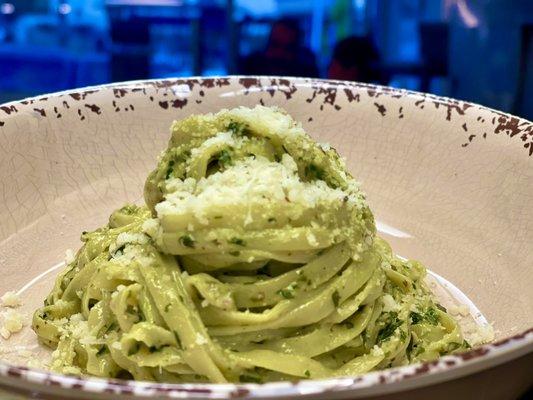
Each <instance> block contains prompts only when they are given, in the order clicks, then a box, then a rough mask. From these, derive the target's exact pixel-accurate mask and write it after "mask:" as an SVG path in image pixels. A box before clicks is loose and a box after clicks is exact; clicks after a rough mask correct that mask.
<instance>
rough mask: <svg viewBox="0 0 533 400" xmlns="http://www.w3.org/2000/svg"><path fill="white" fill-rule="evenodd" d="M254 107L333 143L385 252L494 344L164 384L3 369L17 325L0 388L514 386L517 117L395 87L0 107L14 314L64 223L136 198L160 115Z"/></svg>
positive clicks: (41, 101)
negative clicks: (464, 298) (483, 323)
mask: <svg viewBox="0 0 533 400" xmlns="http://www.w3.org/2000/svg"><path fill="white" fill-rule="evenodd" d="M257 103H262V104H266V105H278V106H281V107H283V108H285V109H286V110H287V111H288V112H289V113H290V114H292V115H293V116H294V118H295V119H297V120H300V121H302V122H303V125H304V127H305V128H306V129H307V131H308V132H309V134H310V135H311V136H313V137H315V138H316V139H318V140H320V141H323V142H324V141H325V142H329V143H330V144H331V145H332V146H334V147H336V148H337V149H338V151H339V152H340V153H341V155H343V156H345V157H346V158H347V164H348V167H349V169H350V170H351V171H352V173H353V174H354V175H355V176H356V177H357V178H358V179H359V180H360V181H361V182H362V185H363V188H364V189H365V191H366V192H367V193H368V198H369V202H370V206H371V208H372V210H373V211H374V214H375V215H376V218H377V220H378V221H379V222H380V227H381V228H382V234H383V235H384V236H385V237H386V239H387V240H389V241H390V242H391V244H392V246H393V248H394V249H395V251H396V252H397V253H398V254H400V255H404V256H408V257H410V258H417V259H419V260H421V261H423V262H424V263H425V264H426V265H428V266H429V267H430V268H431V269H432V270H433V271H435V272H437V273H438V274H440V275H442V276H444V277H445V278H446V279H448V280H450V281H451V282H453V283H455V284H456V285H457V286H458V287H459V288H460V289H461V290H462V291H463V292H464V293H466V294H467V295H468V296H469V297H470V299H472V300H473V302H474V303H475V304H476V305H477V306H479V308H480V309H481V311H482V312H483V313H484V315H485V316H486V317H487V318H488V320H489V321H491V322H492V323H493V325H494V329H495V332H496V341H495V342H494V343H492V344H489V345H484V346H481V347H478V348H475V349H473V350H471V351H469V352H467V353H464V354H461V355H454V356H447V357H444V358H442V359H441V360H439V361H435V362H431V363H426V364H420V365H413V366H407V367H401V368H395V369H390V370H386V371H380V372H375V373H370V374H366V375H362V376H357V377H351V378H343V379H332V380H324V381H300V382H294V383H271V384H264V385H233V384H230V385H209V384H190V385H170V384H156V383H147V382H128V381H118V380H103V379H95V378H87V379H85V378H76V377H66V376H61V375H57V374H52V373H49V372H46V371H44V370H38V369H32V368H27V367H20V366H15V364H20V363H22V361H21V357H22V356H21V352H20V349H26V350H29V353H28V352H27V351H24V352H23V353H24V354H23V356H25V357H26V358H27V359H28V358H29V359H31V358H40V357H44V353H41V350H40V349H39V348H36V347H35V343H36V340H35V336H34V335H33V333H32V332H31V330H29V329H25V331H23V332H22V333H19V334H16V335H14V336H13V337H12V338H11V339H9V341H2V342H1V347H0V357H1V359H2V361H1V362H0V388H1V389H2V390H4V391H5V393H11V394H10V395H9V396H15V394H14V393H19V394H20V396H22V397H24V396H25V397H31V396H33V395H35V396H37V395H38V396H40V397H42V398H50V399H59V398H69V399H70V398H73V399H78V398H86V399H100V398H105V399H111V398H132V397H135V398H136V397H137V396H139V397H141V396H149V397H152V398H154V397H160V398H166V397H182V398H183V397H188V398H254V399H259V398H295V397H298V396H300V395H306V396H309V397H312V398H322V399H333V398H360V397H367V396H379V397H380V398H410V399H416V398H421V399H422V398H432V399H440V398H450V397H455V398H470V396H472V398H473V397H477V396H482V397H483V398H486V399H489V398H491V399H492V398H494V399H504V398H509V399H512V398H515V397H516V396H517V395H518V394H519V393H520V392H521V391H523V390H525V388H526V387H527V386H528V385H530V384H531V383H532V376H533V374H532V373H531V371H532V365H533V352H532V351H533V330H532V329H531V328H532V327H533V289H532V288H533V273H532V272H533V252H532V251H531V249H532V233H533V207H532V202H533V157H532V154H533V124H532V123H531V122H529V121H526V120H523V119H520V118H517V117H514V116H511V115H508V114H505V113H501V112H498V111H495V110H491V109H487V108H485V107H481V106H478V105H475V104H470V103H465V102H461V101H457V100H451V99H446V98H440V97H435V96H431V95H425V94H420V93H413V92H407V91H404V90H397V89H391V88H387V87H378V86H370V85H362V84H357V83H347V82H335V81H322V80H309V79H299V78H270V77H261V78H254V77H224V78H191V79H176V80H164V81H143V82H130V83H122V84H115V85H107V86H99V87H94V88H87V89H80V90H74V91H69V92H62V93H57V94H51V95H47V96H43V97H37V98H32V99H27V100H23V101H20V102H13V103H9V104H5V105H2V106H0V167H1V168H0V270H1V272H2V275H3V279H2V281H1V282H0V294H1V293H3V292H5V291H7V290H21V289H23V291H22V297H23V299H24V306H23V307H22V311H23V312H24V313H25V314H26V315H27V316H29V315H30V314H31V312H32V311H33V309H35V308H36V307H37V306H38V305H40V304H41V301H42V299H43V298H44V296H45V294H46V293H47V292H48V290H49V289H50V286H51V283H52V281H53V279H54V277H55V274H56V273H57V268H56V270H52V271H50V268H51V267H52V266H54V265H58V263H60V262H61V260H62V259H63V257H64V252H65V250H66V249H67V248H73V249H76V248H78V247H79V245H80V242H79V235H80V232H81V231H83V230H90V229H94V228H96V227H98V226H101V225H103V224H104V223H105V222H106V221H107V217H108V215H109V214H110V212H111V211H112V210H113V209H115V208H117V207H118V206H120V205H122V204H123V203H125V202H132V201H137V200H139V199H140V198H141V196H142V187H143V182H144V179H145V177H146V175H147V172H148V171H149V170H150V169H152V168H153V166H154V165H155V160H156V156H157V154H158V153H159V152H160V151H161V150H162V149H163V148H165V147H166V142H167V140H168V137H169V134H168V129H169V126H170V123H171V122H172V120H174V119H178V118H181V117H184V116H186V115H189V114H192V113H204V112H209V111H217V110H219V109H221V108H230V107H235V106H238V105H248V106H251V105H255V104H257ZM46 271H48V272H46ZM28 284H30V285H28ZM0 340H1V339H0ZM17 346H26V347H17ZM26 361H27V360H26ZM6 396H7V394H6Z"/></svg>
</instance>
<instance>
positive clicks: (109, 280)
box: [33, 106, 468, 382]
mask: <svg viewBox="0 0 533 400" xmlns="http://www.w3.org/2000/svg"><path fill="white" fill-rule="evenodd" d="M145 202H146V206H142V207H139V206H134V205H128V206H125V207H123V208H121V209H120V210H117V211H115V212H114V213H113V214H112V215H111V217H110V221H109V224H108V225H107V226H105V227H103V228H100V229H98V230H96V231H94V232H90V233H84V234H83V235H82V240H83V241H84V242H85V244H84V246H83V247H82V248H81V249H80V250H79V251H78V253H77V255H76V258H75V260H74V261H73V262H71V263H70V264H69V265H68V266H67V268H66V270H65V271H64V272H63V273H62V274H61V275H60V276H59V277H58V278H57V281H56V284H55V287H54V289H53V290H52V292H51V293H50V295H49V296H48V298H47V299H46V300H45V305H44V307H43V308H41V309H39V310H37V311H36V312H35V315H34V318H33V328H34V330H35V332H36V333H37V335H38V336H39V339H40V340H41V342H42V343H44V344H46V345H48V346H51V347H57V349H56V350H55V351H54V353H53V362H52V368H53V369H54V370H57V371H60V372H64V373H71V374H90V375H96V376H103V377H119V378H133V379H138V380H155V381H162V382H196V381H210V382H227V381H230V382H239V381H240V382H267V381H275V380H285V379H295V378H326V377H332V376H346V375H356V374H361V373H364V372H367V371H370V370H374V369H381V368H387V367H390V366H397V365H403V364H407V363H411V362H416V361H419V360H429V359H434V358H436V357H438V356H439V355H442V354H446V353H450V352H453V351H458V350H461V349H464V348H465V347H468V343H466V342H465V341H464V340H463V338H462V335H461V332H460V329H459V326H458V325H457V323H456V322H455V321H454V320H453V319H452V318H451V317H450V316H449V315H448V314H447V313H446V312H445V310H444V309H443V308H442V307H440V306H439V305H438V304H436V303H435V302H434V301H433V300H432V296H431V293H430V292H429V290H428V289H427V288H426V286H425V284H424V281H423V279H424V276H425V269H424V267H423V266H422V265H421V264H420V263H418V262H415V261H403V260H400V259H398V258H397V257H395V256H394V255H393V254H392V252H391V249H390V247H389V246H388V245H387V243H385V242H384V241H383V240H382V239H380V238H379V237H377V236H376V232H375V227H374V220H373V216H372V213H371V212H370V210H369V208H368V205H367V203H366V200H365V196H364V194H363V193H362V192H361V191H360V189H359V185H358V184H357V182H355V180H354V179H353V178H352V177H351V176H350V174H349V173H348V172H347V171H346V168H345V165H344V163H343V161H342V159H341V158H340V157H339V156H338V155H337V153H336V152H335V150H333V149H331V148H329V146H326V145H320V144H317V143H315V142H314V141H313V140H312V139H311V138H310V137H309V136H308V135H307V134H306V133H305V132H304V130H303V129H302V127H301V125H300V124H299V123H296V122H294V121H293V120H292V118H291V117H290V116H289V115H288V114H286V113H285V112H283V111H282V110H280V109H276V108H266V107H262V106H257V107H255V108H253V109H249V108H244V107H240V108H236V109H233V110H222V111H221V112H219V113H217V114H206V115H194V116H190V117H188V118H186V119H184V120H181V121H178V122H175V123H174V124H173V125H172V137H171V139H170V142H169V146H168V148H167V149H166V150H165V151H164V152H163V153H162V154H161V156H160V159H159V163H158V166H157V168H156V169H155V170H154V171H153V172H152V173H151V174H150V176H149V177H148V179H147V181H146V185H145Z"/></svg>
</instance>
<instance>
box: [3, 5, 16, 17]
mask: <svg viewBox="0 0 533 400" xmlns="http://www.w3.org/2000/svg"><path fill="white" fill-rule="evenodd" d="M14 12H15V6H14V5H13V4H11V3H2V5H1V6H0V13H2V14H5V15H7V14H13V13H14Z"/></svg>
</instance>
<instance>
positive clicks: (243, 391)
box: [229, 386, 250, 399]
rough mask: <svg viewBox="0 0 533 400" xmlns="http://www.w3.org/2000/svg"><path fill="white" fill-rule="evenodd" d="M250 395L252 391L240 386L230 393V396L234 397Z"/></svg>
mask: <svg viewBox="0 0 533 400" xmlns="http://www.w3.org/2000/svg"><path fill="white" fill-rule="evenodd" d="M249 395H250V391H249V390H248V389H246V388H243V387H240V386H239V387H238V388H236V389H235V390H233V391H231V392H230V394H229V397H230V398H232V399H240V398H243V397H248V396H249Z"/></svg>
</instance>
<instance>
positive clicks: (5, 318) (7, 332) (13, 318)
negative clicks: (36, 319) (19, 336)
mask: <svg viewBox="0 0 533 400" xmlns="http://www.w3.org/2000/svg"><path fill="white" fill-rule="evenodd" d="M1 317H2V325H1V326H0V335H1V336H2V337H3V338H4V339H6V340H7V339H9V338H10V337H11V335H12V334H13V333H17V332H20V331H21V330H22V328H23V327H24V318H23V316H22V314H21V313H19V312H17V311H14V310H7V311H4V312H2V314H1Z"/></svg>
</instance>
